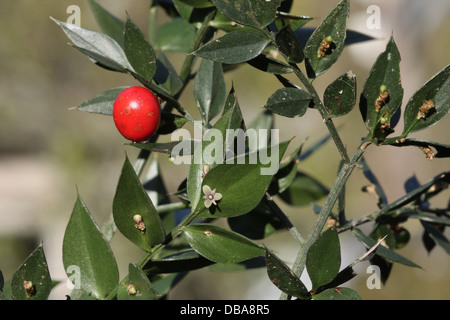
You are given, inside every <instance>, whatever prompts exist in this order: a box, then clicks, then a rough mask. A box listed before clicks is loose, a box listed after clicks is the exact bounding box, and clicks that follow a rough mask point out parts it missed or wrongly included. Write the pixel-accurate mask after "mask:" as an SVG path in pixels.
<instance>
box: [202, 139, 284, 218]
mask: <svg viewBox="0 0 450 320" xmlns="http://www.w3.org/2000/svg"><path fill="white" fill-rule="evenodd" d="M288 144H289V141H288V142H283V143H280V144H279V145H275V146H272V147H268V148H264V149H260V150H258V151H256V152H252V153H250V154H245V155H241V156H237V157H235V158H232V159H231V160H230V159H228V160H227V163H224V164H220V165H217V166H216V167H214V168H212V169H211V170H210V171H209V173H208V174H206V176H205V178H204V179H203V183H202V185H203V186H204V185H207V186H209V187H210V188H211V190H214V189H216V192H218V193H220V194H221V195H222V199H221V200H220V201H219V202H218V203H217V206H214V205H213V206H211V207H210V208H209V210H205V211H204V212H203V213H201V214H200V216H202V217H210V218H219V217H222V218H223V217H232V216H238V215H241V214H245V213H247V212H250V211H251V210H252V209H253V208H255V207H256V206H257V205H258V203H259V202H260V200H261V199H262V197H263V196H264V193H265V191H266V188H267V186H268V185H269V183H270V181H271V179H272V173H276V172H273V171H275V170H277V166H278V165H279V161H280V159H281V157H282V156H283V154H284V152H285V150H286V148H287V146H288ZM277 149H278V150H277ZM277 151H278V154H276V153H274V154H272V152H277ZM266 154H267V155H270V160H269V159H265V160H264V161H262V158H263V157H265V155H266ZM252 159H253V160H252ZM252 162H253V163H252ZM255 162H256V163H255ZM263 162H267V163H266V164H264V163H263ZM199 208H203V206H200V207H199Z"/></svg>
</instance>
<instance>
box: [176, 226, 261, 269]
mask: <svg viewBox="0 0 450 320" xmlns="http://www.w3.org/2000/svg"><path fill="white" fill-rule="evenodd" d="M183 232H184V234H185V236H186V239H187V241H188V242H189V244H190V245H191V247H192V248H193V249H194V250H195V251H197V252H198V253H199V254H201V255H202V256H204V257H205V258H206V259H209V260H211V261H214V262H220V263H236V262H241V261H244V260H248V259H251V258H254V257H257V256H260V255H262V254H264V248H262V247H261V246H260V245H258V244H257V243H255V242H253V241H252V240H250V239H248V238H246V237H244V236H242V235H240V234H238V233H236V232H233V231H229V230H227V229H224V228H222V227H219V226H215V225H212V224H207V223H204V224H203V223H202V224H194V225H189V226H187V227H185V228H184V229H183Z"/></svg>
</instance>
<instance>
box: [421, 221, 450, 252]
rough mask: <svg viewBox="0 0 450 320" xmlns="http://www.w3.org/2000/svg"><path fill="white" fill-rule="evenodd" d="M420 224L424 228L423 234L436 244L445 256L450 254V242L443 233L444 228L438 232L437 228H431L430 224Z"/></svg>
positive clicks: (423, 222)
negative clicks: (445, 253) (443, 251)
mask: <svg viewBox="0 0 450 320" xmlns="http://www.w3.org/2000/svg"><path fill="white" fill-rule="evenodd" d="M421 223H422V226H423V228H424V232H425V234H426V235H427V236H428V237H430V239H431V240H432V241H434V243H437V244H438V245H439V246H440V247H441V248H442V249H444V250H445V252H447V254H450V242H449V241H448V239H447V238H446V237H445V235H444V233H443V231H444V228H441V229H442V230H439V229H440V228H439V226H433V225H432V224H430V223H427V222H425V221H421ZM433 246H434V245H433ZM428 251H430V250H428Z"/></svg>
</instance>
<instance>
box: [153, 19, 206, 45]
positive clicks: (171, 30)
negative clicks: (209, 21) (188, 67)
mask: <svg viewBox="0 0 450 320" xmlns="http://www.w3.org/2000/svg"><path fill="white" fill-rule="evenodd" d="M196 31H197V29H196V28H195V26H194V25H193V24H191V23H189V22H188V21H186V20H184V19H182V18H175V19H173V20H170V21H169V22H166V23H165V24H163V25H162V26H160V27H159V29H158V34H157V37H156V44H157V45H158V48H159V49H160V50H161V51H163V52H182V53H188V52H189V50H190V49H191V46H192V42H194V39H195V35H196Z"/></svg>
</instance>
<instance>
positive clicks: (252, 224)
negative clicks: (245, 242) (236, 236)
mask: <svg viewBox="0 0 450 320" xmlns="http://www.w3.org/2000/svg"><path fill="white" fill-rule="evenodd" d="M228 225H229V226H230V228H231V230H233V231H235V232H238V233H240V234H242V235H244V236H246V237H247V238H250V239H253V240H259V239H265V238H267V237H268V236H270V235H271V234H272V233H274V232H275V231H277V230H280V229H282V228H284V227H285V226H284V224H283V223H282V222H281V221H280V219H279V218H278V217H277V216H275V215H274V214H273V213H272V211H271V210H270V208H269V207H267V205H266V203H265V202H264V201H261V202H260V203H259V204H258V206H257V207H256V208H254V209H253V210H252V211H250V212H249V213H247V214H244V215H241V216H237V217H231V218H228Z"/></svg>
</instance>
